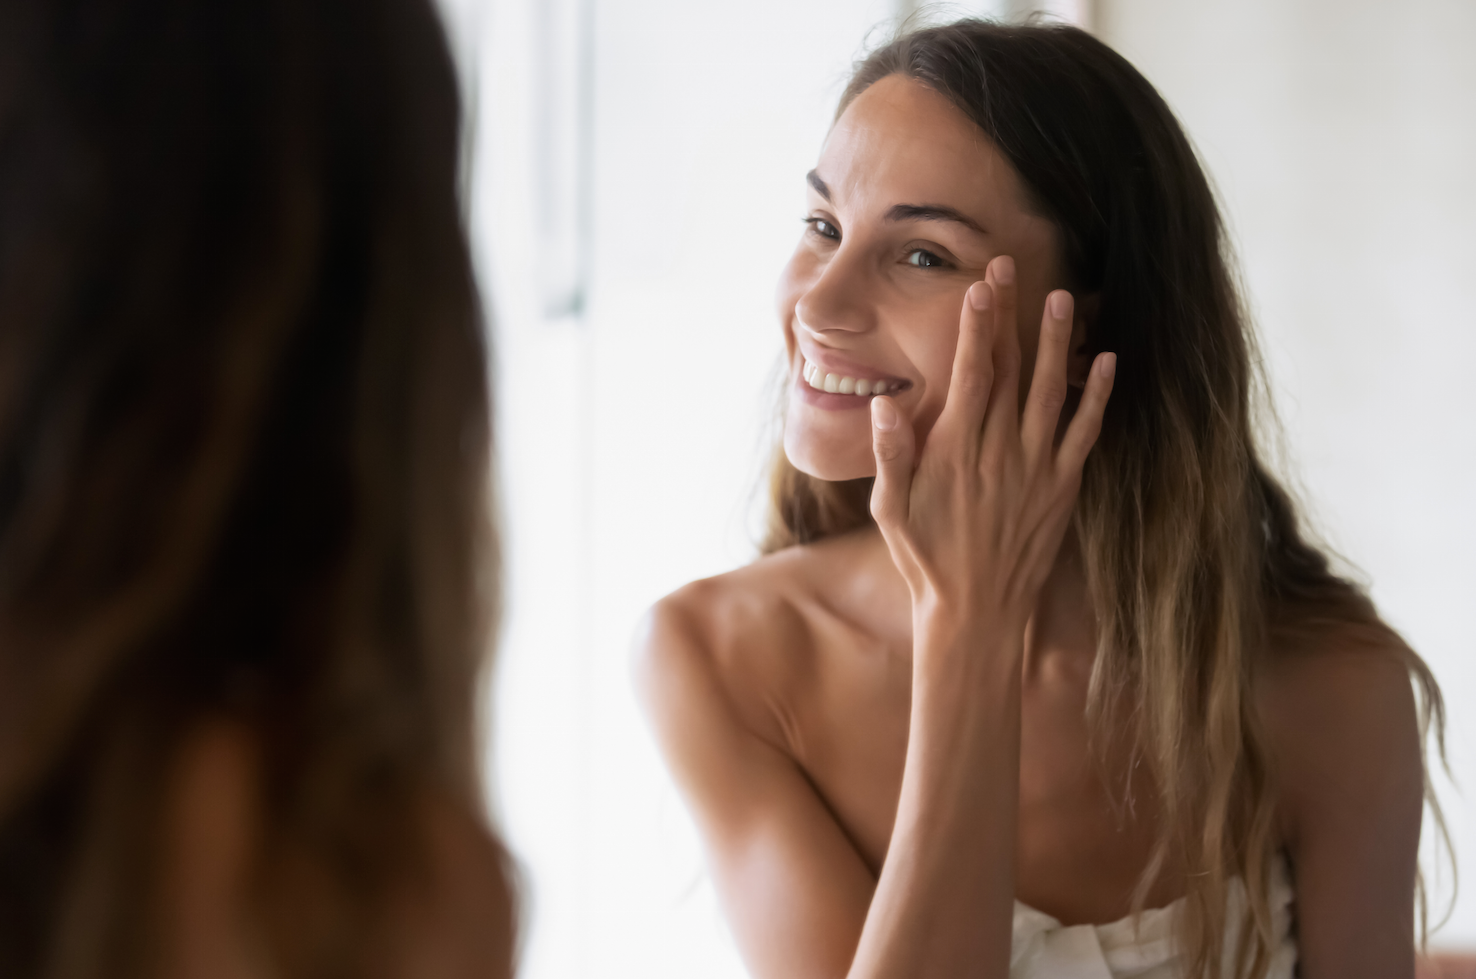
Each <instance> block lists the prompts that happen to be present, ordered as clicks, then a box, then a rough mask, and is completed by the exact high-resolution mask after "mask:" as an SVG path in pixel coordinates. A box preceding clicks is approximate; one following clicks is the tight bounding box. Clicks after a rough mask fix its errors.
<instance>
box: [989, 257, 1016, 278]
mask: <svg viewBox="0 0 1476 979" xmlns="http://www.w3.org/2000/svg"><path fill="white" fill-rule="evenodd" d="M994 281H995V282H998V283H999V284H1000V285H1002V286H1007V285H1009V284H1010V283H1011V282H1014V281H1015V260H1014V259H1013V258H1010V256H1008V255H1001V256H999V258H996V259H995V260H994Z"/></svg>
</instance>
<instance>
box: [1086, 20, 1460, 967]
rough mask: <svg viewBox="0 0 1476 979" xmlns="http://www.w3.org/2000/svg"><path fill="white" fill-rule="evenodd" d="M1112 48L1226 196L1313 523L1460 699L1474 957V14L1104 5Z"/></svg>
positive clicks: (1453, 712) (1451, 797)
mask: <svg viewBox="0 0 1476 979" xmlns="http://www.w3.org/2000/svg"><path fill="white" fill-rule="evenodd" d="M1097 30H1098V34H1099V35H1100V36H1102V37H1103V39H1104V40H1106V41H1107V42H1108V43H1110V44H1112V45H1113V46H1114V47H1116V48H1117V49H1118V50H1119V51H1121V52H1122V53H1123V54H1124V55H1126V56H1127V58H1128V59H1129V60H1131V61H1132V62H1133V63H1134V64H1135V65H1137V66H1138V68H1139V69H1140V70H1142V71H1143V73H1144V74H1145V75H1147V76H1148V78H1149V80H1150V81H1152V82H1153V83H1154V84H1155V85H1156V86H1158V88H1159V90H1160V91H1161V92H1162V93H1163V94H1164V96H1165V97H1166V98H1167V99H1168V102H1169V104H1170V105H1171V106H1172V107H1173V108H1174V111H1175V112H1177V113H1178V114H1179V117H1180V119H1181V120H1182V121H1183V123H1184V125H1185V127H1186V128H1187V129H1188V131H1189V134H1190V136H1191V138H1192V139H1193V140H1194V141H1195V143H1196V145H1197V146H1198V148H1199V150H1200V153H1201V154H1202V156H1203V158H1204V160H1205V162H1206V163H1207V164H1208V166H1209V170H1210V172H1211V174H1212V175H1213V177H1214V179H1215V181H1216V183H1217V184H1218V187H1219V190H1220V193H1221V195H1222V197H1223V200H1224V203H1225V207H1226V210H1227V212H1228V215H1229V218H1230V224H1231V227H1232V228H1233V230H1234V232H1235V236H1236V238H1237V240H1238V245H1239V250H1240V255H1241V259H1242V265H1243V269H1244V273H1245V279H1246V285H1247V291H1248V292H1249V295H1250V298H1251V301H1252V304H1253V307H1254V310H1255V313H1256V318H1257V320H1258V321H1259V323H1260V325H1261V328H1262V331H1263V335H1264V336H1265V338H1266V340H1267V343H1266V352H1267V358H1268V360H1269V361H1270V368H1271V375H1272V379H1273V382H1274V385H1275V388H1276V392H1275V394H1276V397H1277V399H1278V402H1279V404H1278V407H1279V409H1280V411H1281V414H1282V418H1283V421H1284V424H1285V427H1286V432H1287V441H1288V448H1289V450H1290V455H1291V457H1292V458H1293V459H1294V460H1295V469H1296V470H1299V472H1297V475H1298V476H1299V477H1300V481H1301V482H1302V484H1303V486H1304V488H1305V495H1306V497H1307V499H1308V500H1309V502H1310V503H1311V510H1312V513H1313V515H1314V517H1315V518H1316V520H1317V523H1318V525H1319V526H1320V528H1321V530H1322V532H1323V534H1324V535H1325V536H1326V538H1327V539H1328V540H1329V541H1331V543H1332V544H1333V546H1334V547H1335V548H1336V550H1337V551H1338V552H1339V553H1341V554H1342V555H1343V556H1344V557H1346V558H1347V559H1348V560H1349V561H1351V562H1352V564H1353V565H1355V566H1356V567H1358V568H1360V569H1361V570H1362V572H1363V575H1364V577H1365V580H1368V581H1371V582H1372V590H1373V595H1374V598H1375V600H1376V601H1377V602H1378V604H1379V607H1380V608H1381V609H1382V610H1383V612H1384V614H1385V615H1386V616H1387V617H1388V618H1389V620H1390V621H1392V622H1393V623H1394V625H1395V626H1397V627H1398V628H1399V629H1400V630H1401V631H1403V633H1404V635H1405V636H1406V637H1407V638H1408V639H1409V640H1410V642H1411V643H1412V644H1413V645H1414V647H1415V649H1416V650H1418V651H1419V652H1420V653H1421V654H1422V655H1423V656H1424V657H1425V659H1426V660H1427V662H1429V664H1430V666H1431V667H1432V668H1433V670H1434V671H1435V675H1436V677H1437V679H1438V680H1439V681H1440V683H1441V685H1442V686H1443V687H1444V690H1445V696H1446V699H1447V702H1448V704H1449V707H1450V730H1449V735H1448V736H1449V743H1450V761H1451V768H1452V769H1453V771H1454V773H1455V775H1456V778H1457V781H1459V782H1460V783H1461V784H1462V785H1464V786H1465V788H1466V796H1465V797H1464V798H1462V797H1461V796H1459V795H1457V794H1456V792H1455V791H1454V790H1453V788H1452V786H1451V785H1450V783H1449V782H1448V781H1447V780H1445V779H1444V778H1443V777H1442V778H1440V779H1439V780H1438V786H1437V788H1438V789H1439V791H1440V795H1441V798H1442V801H1443V805H1444V808H1445V812H1446V817H1447V819H1448V820H1449V821H1450V828H1451V830H1452V833H1453V834H1454V836H1455V843H1456V848H1457V853H1458V857H1459V859H1460V865H1461V866H1462V867H1464V868H1465V869H1466V874H1465V887H1464V889H1463V893H1462V894H1461V895H1460V903H1459V904H1458V905H1457V906H1456V908H1455V910H1454V915H1453V917H1452V919H1451V921H1450V923H1449V924H1448V925H1447V926H1446V928H1445V929H1443V930H1442V931H1441V932H1439V933H1437V934H1436V935H1435V936H1434V938H1433V939H1432V942H1433V943H1435V944H1445V945H1448V946H1457V947H1460V946H1463V947H1467V948H1476V804H1473V800H1472V798H1471V795H1470V793H1471V792H1472V791H1476V722H1473V714H1476V628H1473V626H1476V621H1473V615H1472V611H1473V608H1476V490H1473V484H1476V423H1473V418H1476V401H1473V387H1476V386H1473V383H1472V379H1473V378H1476V56H1473V53H1472V51H1473V47H1476V3H1472V2H1470V0H1402V2H1400V3H1388V2H1379V0H1194V2H1192V3H1186V2H1183V0H1101V2H1099V3H1098V7H1097ZM1426 835H1427V838H1428V836H1429V835H1430V834H1429V832H1428V827H1427V834H1426ZM1426 865H1427V867H1430V866H1432V861H1431V860H1429V859H1428V858H1427V860H1426ZM1449 879H1450V877H1449V873H1448V871H1447V872H1446V873H1445V875H1444V878H1443V883H1444V884H1447V885H1448V883H1449ZM1445 892H1446V893H1447V894H1448V888H1446V889H1445ZM1436 903H1437V906H1443V904H1442V902H1439V901H1437V902H1436Z"/></svg>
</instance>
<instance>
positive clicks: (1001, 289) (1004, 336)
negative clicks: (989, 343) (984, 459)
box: [984, 255, 1020, 444]
mask: <svg viewBox="0 0 1476 979" xmlns="http://www.w3.org/2000/svg"><path fill="white" fill-rule="evenodd" d="M984 279H985V281H986V282H988V283H989V285H990V287H991V290H992V292H993V294H994V330H993V333H994V350H993V356H994V386H993V389H992V390H991V391H990V392H989V405H988V407H987V408H986V409H985V413H984V441H985V442H990V441H991V440H993V441H995V442H996V444H998V443H999V440H1000V439H1017V438H1019V435H1020V428H1019V425H1020V327H1019V323H1018V320H1017V318H1016V315H1015V309H1016V303H1015V260H1014V259H1013V258H1011V257H1010V256H1008V255H1000V256H999V257H997V258H996V259H995V260H994V261H992V262H990V263H989V270H988V272H987V273H985V276H984Z"/></svg>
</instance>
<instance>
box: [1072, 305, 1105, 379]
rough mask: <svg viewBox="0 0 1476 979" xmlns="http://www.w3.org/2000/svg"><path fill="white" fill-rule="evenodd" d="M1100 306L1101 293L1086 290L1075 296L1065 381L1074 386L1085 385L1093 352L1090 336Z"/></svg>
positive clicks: (1095, 323) (1093, 329) (1090, 367)
mask: <svg viewBox="0 0 1476 979" xmlns="http://www.w3.org/2000/svg"><path fill="white" fill-rule="evenodd" d="M1101 308H1102V294H1101V293H1100V292H1088V293H1086V294H1084V295H1081V296H1077V297H1076V315H1075V317H1074V318H1073V320H1072V322H1071V354H1070V355H1069V356H1068V357H1067V359H1066V383H1067V384H1069V385H1071V386H1072V387H1074V388H1084V387H1086V382H1087V375H1088V374H1090V373H1091V370H1092V358H1093V356H1095V353H1094V351H1093V349H1092V345H1091V342H1090V338H1091V336H1092V334H1093V333H1094V332H1096V331H1095V327H1096V325H1097V312H1098V310H1100V309H1101Z"/></svg>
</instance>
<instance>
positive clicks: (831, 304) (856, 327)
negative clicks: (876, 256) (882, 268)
mask: <svg viewBox="0 0 1476 979" xmlns="http://www.w3.org/2000/svg"><path fill="white" fill-rule="evenodd" d="M873 285H874V283H872V282H871V281H869V277H868V276H867V274H866V264H865V260H864V257H863V256H862V255H861V254H860V253H858V252H853V251H850V250H848V249H847V248H846V246H845V245H841V247H840V248H838V249H837V250H836V252H835V254H834V255H832V256H831V258H830V261H828V262H826V263H825V264H824V265H823V266H821V267H820V268H819V269H818V270H817V273H816V274H815V276H814V277H813V278H812V279H811V280H810V282H809V283H808V285H807V287H806V288H805V289H804V291H803V292H802V293H801V294H800V297H799V300H798V301H797V302H796V303H795V306H794V317H795V321H796V326H797V327H798V328H800V329H803V330H805V331H806V332H808V333H810V334H812V335H815V336H817V337H818V336H823V335H825V334H832V335H839V334H846V333H865V332H867V331H869V330H871V329H873V328H874V327H875V326H876V304H875V302H873V301H872V299H873V297H872V296H871V288H872V286H873Z"/></svg>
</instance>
